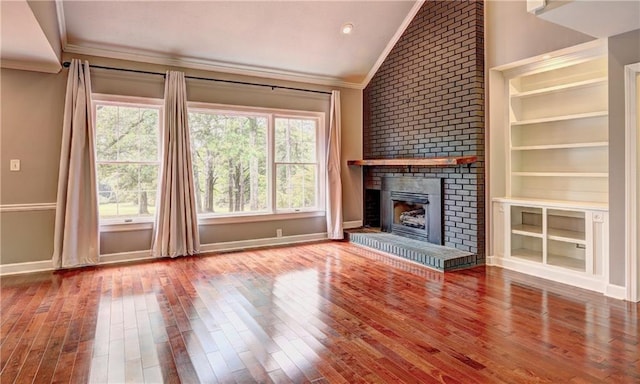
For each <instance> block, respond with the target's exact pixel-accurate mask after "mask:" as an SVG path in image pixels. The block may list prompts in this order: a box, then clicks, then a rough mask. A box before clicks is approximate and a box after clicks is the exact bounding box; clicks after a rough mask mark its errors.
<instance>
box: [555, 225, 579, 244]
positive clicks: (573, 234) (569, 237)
mask: <svg viewBox="0 0 640 384" xmlns="http://www.w3.org/2000/svg"><path fill="white" fill-rule="evenodd" d="M547 238H548V239H549V240H556V241H563V242H566V243H573V244H581V245H584V244H586V241H585V233H584V232H578V231H570V230H566V229H557V228H548V229H547Z"/></svg>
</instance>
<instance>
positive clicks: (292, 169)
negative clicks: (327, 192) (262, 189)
mask: <svg viewBox="0 0 640 384" xmlns="http://www.w3.org/2000/svg"><path fill="white" fill-rule="evenodd" d="M316 178H317V166H316V165H315V164H296V165H291V164H276V200H277V201H276V206H277V208H278V209H302V208H313V207H316V206H317V195H316V185H317V183H316Z"/></svg>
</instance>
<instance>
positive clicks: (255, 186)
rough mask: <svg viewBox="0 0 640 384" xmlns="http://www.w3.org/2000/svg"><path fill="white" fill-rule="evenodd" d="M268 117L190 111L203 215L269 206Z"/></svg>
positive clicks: (194, 164) (199, 197)
mask: <svg viewBox="0 0 640 384" xmlns="http://www.w3.org/2000/svg"><path fill="white" fill-rule="evenodd" d="M267 126H268V124H267V118H266V117H262V116H238V115H225V114H220V113H215V112H202V111H197V112H189V127H190V130H191V151H192V160H193V169H194V184H195V187H196V188H195V192H196V207H197V210H198V212H199V213H230V212H258V211H264V210H266V209H267V198H268V192H267Z"/></svg>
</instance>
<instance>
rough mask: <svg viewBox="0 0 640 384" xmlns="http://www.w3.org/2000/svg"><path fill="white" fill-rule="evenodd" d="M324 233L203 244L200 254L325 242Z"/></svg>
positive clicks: (325, 236)
mask: <svg viewBox="0 0 640 384" xmlns="http://www.w3.org/2000/svg"><path fill="white" fill-rule="evenodd" d="M326 239H327V234H326V233H310V234H307V235H292V236H283V237H267V238H264V239H253V240H240V241H227V242H224V243H213V244H204V245H201V246H200V252H202V253H206V252H221V251H236V250H241V249H249V248H259V247H268V246H273V245H288V244H298V243H308V242H311V241H320V240H326Z"/></svg>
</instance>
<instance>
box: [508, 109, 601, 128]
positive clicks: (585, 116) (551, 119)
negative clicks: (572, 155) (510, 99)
mask: <svg viewBox="0 0 640 384" xmlns="http://www.w3.org/2000/svg"><path fill="white" fill-rule="evenodd" d="M608 115H609V112H607V111H597V112H589V113H578V114H575V115H561V116H553V117H543V118H540V119H530V120H521V121H512V122H511V126H517V125H531V124H540V123H551V122H554V121H565V120H578V119H591V118H594V117H604V116H608Z"/></svg>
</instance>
